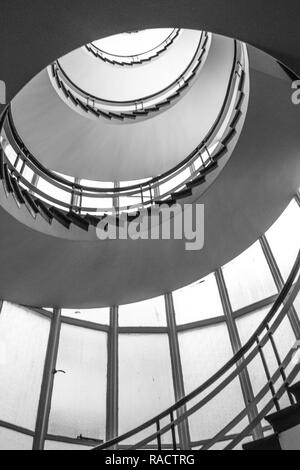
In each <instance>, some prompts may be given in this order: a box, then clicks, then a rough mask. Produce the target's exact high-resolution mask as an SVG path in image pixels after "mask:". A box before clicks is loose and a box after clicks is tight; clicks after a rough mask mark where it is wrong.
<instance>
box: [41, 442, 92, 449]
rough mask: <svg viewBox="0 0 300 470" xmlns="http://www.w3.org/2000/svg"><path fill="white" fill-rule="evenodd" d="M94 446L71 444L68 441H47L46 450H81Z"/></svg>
mask: <svg viewBox="0 0 300 470" xmlns="http://www.w3.org/2000/svg"><path fill="white" fill-rule="evenodd" d="M91 449H92V447H86V446H81V445H79V444H77V445H76V444H69V443H67V442H54V441H46V442H45V450H46V451H66V450H79V451H88V450H91Z"/></svg>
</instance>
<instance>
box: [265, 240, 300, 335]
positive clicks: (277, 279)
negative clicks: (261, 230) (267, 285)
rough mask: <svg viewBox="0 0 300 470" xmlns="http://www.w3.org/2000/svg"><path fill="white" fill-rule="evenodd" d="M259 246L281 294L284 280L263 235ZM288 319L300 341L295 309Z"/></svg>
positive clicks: (299, 325)
mask: <svg viewBox="0 0 300 470" xmlns="http://www.w3.org/2000/svg"><path fill="white" fill-rule="evenodd" d="M260 244H261V247H262V249H263V252H264V255H265V257H266V260H267V263H268V265H269V268H270V271H271V273H272V276H273V279H274V282H275V284H276V287H277V289H278V292H281V291H282V289H283V288H284V280H283V277H282V274H281V272H280V269H279V267H278V264H277V262H276V260H275V257H274V255H273V253H272V250H271V247H270V245H269V242H268V240H267V238H266V236H265V235H263V236H262V237H261V238H260ZM288 318H289V321H290V324H291V326H292V329H293V331H294V334H295V336H296V338H297V339H300V321H299V318H298V315H297V312H296V310H295V307H291V308H290V310H289V313H288Z"/></svg>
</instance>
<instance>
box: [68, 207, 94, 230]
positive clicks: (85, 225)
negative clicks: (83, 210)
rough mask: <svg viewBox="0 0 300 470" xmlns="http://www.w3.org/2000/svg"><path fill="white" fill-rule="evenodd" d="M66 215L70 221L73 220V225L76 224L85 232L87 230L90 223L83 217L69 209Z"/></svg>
mask: <svg viewBox="0 0 300 470" xmlns="http://www.w3.org/2000/svg"><path fill="white" fill-rule="evenodd" d="M68 217H69V218H70V219H71V221H72V222H73V224H74V225H77V227H79V228H81V229H82V230H85V231H86V232H88V231H89V226H90V224H89V223H88V221H87V220H85V219H84V218H83V217H81V215H79V214H76V213H75V212H72V211H70V212H69V213H68Z"/></svg>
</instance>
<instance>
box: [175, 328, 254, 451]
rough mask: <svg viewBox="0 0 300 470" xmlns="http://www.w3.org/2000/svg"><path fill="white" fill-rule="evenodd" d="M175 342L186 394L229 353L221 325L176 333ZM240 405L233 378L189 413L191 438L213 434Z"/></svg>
mask: <svg viewBox="0 0 300 470" xmlns="http://www.w3.org/2000/svg"><path fill="white" fill-rule="evenodd" d="M179 343H180V350H181V361H182V368H183V376H184V383H185V391H186V393H189V392H191V391H193V390H195V389H196V388H197V387H199V386H200V385H201V384H203V383H204V382H205V381H206V380H207V379H208V378H210V377H211V376H212V375H213V374H214V373H216V372H217V371H218V370H219V369H220V368H221V367H222V366H224V365H225V364H226V363H227V362H228V361H229V359H231V358H232V356H233V352H232V348H231V344H230V340H229V336H228V332H227V327H226V325H225V324H220V325H215V326H212V327H207V328H201V329H198V330H194V331H188V332H184V333H180V334H179ZM204 396H205V394H204V395H202V397H204ZM197 401H199V398H198V399H197ZM193 404H194V402H193ZM244 408H245V404H244V400H243V396H242V391H241V387H240V383H239V380H238V379H236V380H235V381H234V382H233V383H231V384H230V385H229V386H228V387H226V388H225V389H224V390H223V391H222V393H221V394H219V395H218V396H217V397H216V398H214V399H213V400H212V401H211V402H210V403H208V404H207V405H205V406H204V408H203V409H201V410H200V411H199V412H197V413H196V414H194V415H193V416H191V418H190V420H189V422H190V431H191V437H192V440H193V441H194V442H196V441H199V440H203V439H209V438H211V437H213V436H214V435H216V434H217V433H218V432H219V431H220V430H221V429H222V428H223V427H224V426H225V425H226V424H228V423H229V422H230V421H231V420H232V419H233V418H235V417H236V416H237V415H238V414H239V413H240V412H241V411H242V410H243V409H244ZM233 432H234V430H233Z"/></svg>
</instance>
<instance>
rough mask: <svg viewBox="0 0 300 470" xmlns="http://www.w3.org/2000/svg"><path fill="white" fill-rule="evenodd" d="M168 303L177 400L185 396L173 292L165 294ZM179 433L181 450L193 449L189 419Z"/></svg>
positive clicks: (184, 409)
mask: <svg viewBox="0 0 300 470" xmlns="http://www.w3.org/2000/svg"><path fill="white" fill-rule="evenodd" d="M165 303H166V313H167V324H168V333H169V344H170V353H171V363H172V374H173V383H174V391H175V400H176V402H177V401H179V400H181V399H182V398H184V397H185V389H184V380H183V373H182V365H181V358H180V348H179V341H178V333H177V329H176V318H175V309H174V303H173V296H172V294H167V295H166V296H165ZM186 410H187V408H186V406H184V407H183V408H182V409H181V410H179V411H178V415H177V416H178V417H180V416H181V415H182V414H184V413H185V412H186ZM178 434H179V444H180V448H181V450H189V449H191V437H190V431H189V423H188V420H184V421H183V422H182V423H180V425H179V426H178Z"/></svg>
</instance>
